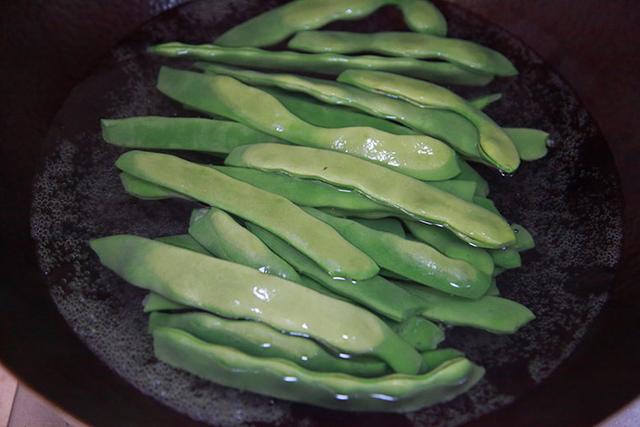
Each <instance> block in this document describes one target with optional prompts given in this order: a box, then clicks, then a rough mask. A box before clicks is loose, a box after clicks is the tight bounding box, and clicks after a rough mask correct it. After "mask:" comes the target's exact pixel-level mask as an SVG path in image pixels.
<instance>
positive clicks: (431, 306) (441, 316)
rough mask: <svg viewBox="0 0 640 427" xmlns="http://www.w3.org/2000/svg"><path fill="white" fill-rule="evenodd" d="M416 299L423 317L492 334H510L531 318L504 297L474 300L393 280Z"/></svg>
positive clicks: (521, 307) (523, 308)
mask: <svg viewBox="0 0 640 427" xmlns="http://www.w3.org/2000/svg"><path fill="white" fill-rule="evenodd" d="M396 284H398V285H399V286H402V287H403V288H404V289H405V290H407V291H408V292H410V293H411V294H413V295H414V296H415V297H416V298H418V299H420V300H421V301H422V302H423V303H424V304H425V307H424V309H423V310H422V312H420V314H421V315H422V316H424V317H426V318H427V319H431V320H436V321H439V322H443V323H446V324H448V325H454V326H469V327H472V328H477V329H483V330H485V331H488V332H491V333H494V334H513V333H515V332H516V331H517V330H518V329H520V328H521V327H522V326H524V325H526V324H527V323H529V322H530V321H532V320H533V319H535V316H534V314H533V313H532V312H531V311H530V310H529V309H528V308H527V307H525V306H523V305H521V304H518V303H517V302H515V301H511V300H508V299H505V298H500V297H495V296H484V297H482V298H480V299H477V300H469V299H465V298H459V297H454V296H451V295H447V294H445V293H442V292H438V291H435V290H433V289H430V288H428V287H426V286H420V285H415V284H410V283H401V282H396Z"/></svg>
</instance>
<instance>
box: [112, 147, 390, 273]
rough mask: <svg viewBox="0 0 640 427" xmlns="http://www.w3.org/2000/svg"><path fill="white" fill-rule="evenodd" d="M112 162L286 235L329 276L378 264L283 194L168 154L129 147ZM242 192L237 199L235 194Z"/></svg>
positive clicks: (366, 270)
mask: <svg viewBox="0 0 640 427" xmlns="http://www.w3.org/2000/svg"><path fill="white" fill-rule="evenodd" d="M116 166H117V167H118V168H119V169H121V170H122V171H124V172H127V173H129V174H130V175H133V176H136V177H138V178H140V179H143V180H145V181H149V182H152V183H154V184H157V185H160V186H162V187H165V188H168V189H170V190H172V191H176V190H177V191H179V192H180V193H182V194H185V195H187V196H189V197H191V198H192V199H195V200H199V201H201V202H203V203H206V204H208V205H210V206H215V207H217V208H219V209H223V210H225V211H227V212H229V213H232V214H234V215H237V216H239V217H241V218H243V219H245V220H247V221H251V222H254V223H256V224H260V225H262V226H264V227H265V228H266V229H268V230H270V231H272V232H274V233H275V234H277V235H278V236H280V237H282V238H284V239H286V240H287V241H288V242H290V243H291V244H292V245H293V246H295V247H296V248H297V249H299V250H300V251H301V252H303V253H305V255H307V256H309V257H310V258H311V259H313V260H314V261H315V262H317V263H318V264H319V265H321V266H322V267H323V268H324V269H325V270H326V271H328V272H330V274H333V275H339V276H342V277H350V278H353V279H368V278H369V277H372V276H375V275H376V274H377V272H378V266H377V265H376V264H375V263H374V262H373V261H372V260H371V259H370V258H369V257H368V256H366V255H365V254H364V253H363V252H361V251H360V250H358V249H356V248H355V247H354V246H353V245H351V244H350V243H348V242H347V241H345V240H344V239H343V238H342V237H341V236H340V235H339V234H338V233H337V232H336V231H335V230H333V229H332V228H331V227H329V226H327V225H326V224H324V223H323V222H322V221H319V220H317V219H316V218H314V217H312V216H311V215H309V214H307V213H306V212H304V211H302V210H301V209H300V208H299V207H298V206H296V205H294V204H293V203H291V202H290V201H289V200H287V199H285V198H284V197H281V196H278V195H276V194H273V193H269V192H266V191H264V190H260V189H259V188H256V187H253V186H251V185H249V184H246V183H244V182H242V181H238V180H235V179H233V178H230V177H228V176H227V175H225V174H223V173H220V172H217V171H216V170H214V169H212V168H211V167H208V166H203V165H198V164H196V163H191V162H188V161H186V160H182V159H180V158H178V157H175V156H171V155H168V154H158V153H149V152H143V151H129V152H128V153H125V154H123V155H122V156H120V158H119V159H118V160H117V162H116ZM238 194H242V195H243V197H242V198H239V197H238V196H237V195H238Z"/></svg>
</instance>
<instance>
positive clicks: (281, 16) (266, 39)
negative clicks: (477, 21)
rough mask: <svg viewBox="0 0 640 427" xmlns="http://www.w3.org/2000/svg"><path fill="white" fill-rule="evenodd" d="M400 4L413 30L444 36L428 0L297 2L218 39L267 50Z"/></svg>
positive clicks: (225, 43) (441, 20) (222, 42)
mask: <svg viewBox="0 0 640 427" xmlns="http://www.w3.org/2000/svg"><path fill="white" fill-rule="evenodd" d="M386 5H396V6H398V7H399V8H400V10H401V11H402V14H403V15H404V19H405V22H406V23H407V26H408V27H409V28H410V29H412V30H413V31H418V32H424V33H431V34H437V35H441V36H444V35H446V34H447V22H446V20H445V19H444V17H443V16H442V14H441V13H440V11H439V10H438V9H437V8H436V7H435V6H434V5H433V4H432V3H430V2H428V1H426V0H349V1H347V2H344V1H335V0H296V1H291V2H289V3H287V4H285V5H282V6H280V7H276V8H274V9H271V10H268V11H267V12H264V13H262V14H260V15H258V16H255V17H253V18H251V19H249V20H247V21H245V22H243V23H241V24H239V25H237V26H235V27H233V28H231V29H230V30H228V31H227V32H225V33H224V34H222V35H221V36H220V37H218V38H217V39H216V40H215V43H216V44H219V45H220V46H230V47H243V46H253V47H263V46H271V45H274V44H276V43H278V42H280V41H282V40H285V39H286V38H288V37H289V36H291V35H292V34H294V33H296V32H298V31H302V30H311V29H315V28H320V27H324V26H325V25H327V24H328V23H330V22H333V21H337V20H349V21H353V20H357V19H362V18H365V17H367V16H369V15H371V14H372V13H373V12H375V11H376V10H378V9H379V8H380V7H382V6H386Z"/></svg>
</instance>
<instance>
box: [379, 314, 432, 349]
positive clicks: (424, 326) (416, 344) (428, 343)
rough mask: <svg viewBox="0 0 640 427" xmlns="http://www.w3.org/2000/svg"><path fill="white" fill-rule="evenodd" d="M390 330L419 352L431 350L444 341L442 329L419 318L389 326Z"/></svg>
mask: <svg viewBox="0 0 640 427" xmlns="http://www.w3.org/2000/svg"><path fill="white" fill-rule="evenodd" d="M391 329H393V330H394V331H395V332H396V333H397V334H398V335H399V336H400V338H402V339H403V340H405V341H406V342H408V343H409V344H411V346H412V347H413V348H415V349H416V350H418V351H420V352H423V351H427V350H433V349H435V348H437V347H438V345H439V344H440V343H441V342H442V341H443V340H444V332H443V331H442V329H441V328H440V327H439V326H438V325H436V324H435V323H433V322H431V321H430V320H427V319H425V318H424V317H420V316H413V317H410V318H408V319H405V320H403V321H402V322H400V323H396V324H394V325H392V326H391Z"/></svg>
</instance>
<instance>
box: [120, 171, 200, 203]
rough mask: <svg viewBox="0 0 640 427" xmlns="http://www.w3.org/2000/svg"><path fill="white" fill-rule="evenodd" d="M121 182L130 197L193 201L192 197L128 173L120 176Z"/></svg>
mask: <svg viewBox="0 0 640 427" xmlns="http://www.w3.org/2000/svg"><path fill="white" fill-rule="evenodd" d="M120 182H121V183H122V186H123V187H124V190H125V191H126V192H127V193H129V194H130V195H132V196H134V197H137V198H138V199H142V200H163V199H176V198H177V199H186V200H191V198H190V197H187V196H185V195H184V194H181V193H178V192H177V191H172V190H169V189H168V188H165V187H160V186H159V185H156V184H153V183H151V182H149V181H145V180H144V179H140V178H136V177H135V176H133V175H129V174H128V173H126V172H122V173H121V174H120Z"/></svg>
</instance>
